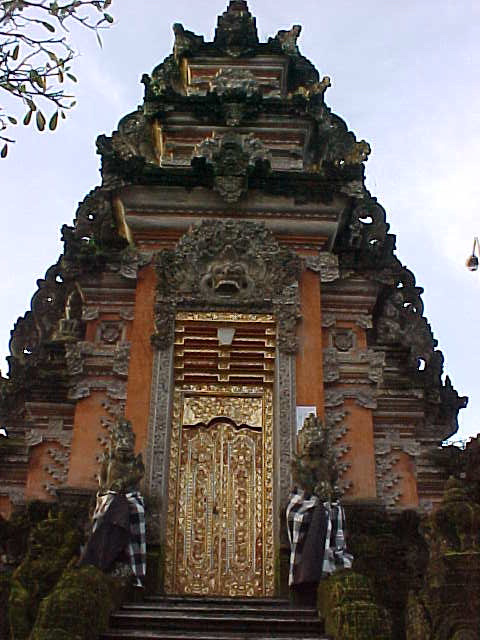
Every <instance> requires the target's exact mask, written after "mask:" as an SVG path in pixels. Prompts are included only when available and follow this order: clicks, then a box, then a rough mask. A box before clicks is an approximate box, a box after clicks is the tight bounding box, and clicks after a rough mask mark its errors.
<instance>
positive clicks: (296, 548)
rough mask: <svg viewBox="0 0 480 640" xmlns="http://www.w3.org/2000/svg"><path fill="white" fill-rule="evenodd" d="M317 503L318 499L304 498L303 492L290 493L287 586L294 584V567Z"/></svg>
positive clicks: (299, 557)
mask: <svg viewBox="0 0 480 640" xmlns="http://www.w3.org/2000/svg"><path fill="white" fill-rule="evenodd" d="M317 503H318V498H317V497H316V496H312V497H311V498H309V499H307V498H305V494H304V493H303V491H300V492H298V493H292V494H291V495H290V502H289V503H288V506H287V512H286V516H287V531H288V540H289V542H290V572H289V575H288V584H289V585H290V586H291V585H293V584H294V582H295V567H296V566H299V565H300V563H301V562H302V549H303V545H304V542H305V538H306V535H307V531H308V527H309V525H310V522H311V521H312V514H313V509H314V508H315V507H316V505H317Z"/></svg>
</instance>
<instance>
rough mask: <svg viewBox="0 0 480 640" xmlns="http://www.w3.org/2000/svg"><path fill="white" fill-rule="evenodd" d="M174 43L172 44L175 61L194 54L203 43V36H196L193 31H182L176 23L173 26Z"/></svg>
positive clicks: (181, 26)
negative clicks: (188, 54)
mask: <svg viewBox="0 0 480 640" xmlns="http://www.w3.org/2000/svg"><path fill="white" fill-rule="evenodd" d="M173 33H174V36H175V42H174V44H173V55H174V56H175V59H176V60H177V61H180V59H181V58H182V57H183V56H185V55H186V54H187V53H190V54H192V53H195V52H196V51H198V49H199V48H200V47H201V46H202V44H203V43H204V39H203V36H197V35H196V34H195V33H193V31H188V30H187V29H184V27H183V25H182V24H180V23H179V22H176V23H175V24H174V25H173Z"/></svg>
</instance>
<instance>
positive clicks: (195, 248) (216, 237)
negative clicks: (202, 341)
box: [152, 220, 301, 351]
mask: <svg viewBox="0 0 480 640" xmlns="http://www.w3.org/2000/svg"><path fill="white" fill-rule="evenodd" d="M156 267H157V273H158V279H159V282H158V296H157V301H156V305H155V324H156V327H155V328H156V332H155V334H154V336H153V338H152V339H153V342H154V344H155V345H156V346H158V347H159V348H164V347H165V346H167V345H168V344H169V341H170V340H171V338H172V337H173V323H174V319H175V312H176V309H178V308H179V307H180V306H183V307H187V308H195V307H196V308H211V307H217V308H218V307H220V308H221V307H228V308H231V309H238V310H244V309H245V310H247V309H248V310H249V311H263V310H266V309H268V308H270V309H272V308H273V309H274V310H275V313H276V315H277V321H278V324H279V345H280V348H281V349H285V350H287V351H288V350H290V351H292V350H294V349H295V328H296V323H297V319H298V315H299V301H298V285H297V280H298V277H299V274H300V267H301V264H300V260H299V259H298V257H297V256H296V255H295V254H293V253H291V252H290V251H289V250H288V249H286V248H283V247H280V246H279V245H278V243H277V241H276V240H275V238H274V237H273V235H272V234H271V233H270V232H269V231H267V229H266V228H265V227H264V226H263V225H261V224H257V223H253V222H247V221H243V222H237V221H234V220H216V221H204V222H202V223H200V224H199V225H196V226H194V227H192V228H191V229H190V230H189V231H188V232H187V233H186V234H185V235H184V236H183V237H182V238H181V239H180V241H179V243H178V245H177V247H176V249H175V250H173V251H163V252H161V253H160V254H158V256H157V265H156Z"/></svg>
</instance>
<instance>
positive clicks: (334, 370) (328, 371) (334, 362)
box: [323, 347, 340, 382]
mask: <svg viewBox="0 0 480 640" xmlns="http://www.w3.org/2000/svg"><path fill="white" fill-rule="evenodd" d="M339 377H340V370H339V367H338V359H337V350H336V349H335V348H334V347H327V348H326V349H324V350H323V379H324V380H325V382H335V380H338V379H339Z"/></svg>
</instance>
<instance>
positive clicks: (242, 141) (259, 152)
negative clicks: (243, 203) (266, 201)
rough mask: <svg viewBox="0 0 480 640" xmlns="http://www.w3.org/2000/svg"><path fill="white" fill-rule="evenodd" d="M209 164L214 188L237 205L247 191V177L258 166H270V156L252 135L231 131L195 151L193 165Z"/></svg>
mask: <svg viewBox="0 0 480 640" xmlns="http://www.w3.org/2000/svg"><path fill="white" fill-rule="evenodd" d="M202 163H203V164H204V165H210V166H211V167H212V169H213V188H214V189H215V191H217V192H218V193H219V194H220V196H221V197H222V198H223V199H224V200H225V201H226V202H230V203H232V202H237V201H238V200H239V199H240V197H241V196H243V195H244V194H245V193H246V192H247V189H248V175H249V173H251V172H252V170H253V169H254V168H255V166H256V165H257V163H260V164H262V165H263V166H266V167H269V166H270V154H269V151H268V149H267V148H266V147H265V146H264V144H263V143H262V142H261V141H260V140H258V139H257V138H255V137H254V135H253V134H252V133H249V134H245V135H242V134H239V133H235V132H233V131H229V132H227V133H225V134H223V136H219V137H214V136H212V137H211V138H206V139H205V140H203V142H201V143H200V144H199V145H197V147H196V148H195V151H194V155H193V158H192V164H193V165H194V166H196V167H200V166H202Z"/></svg>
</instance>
